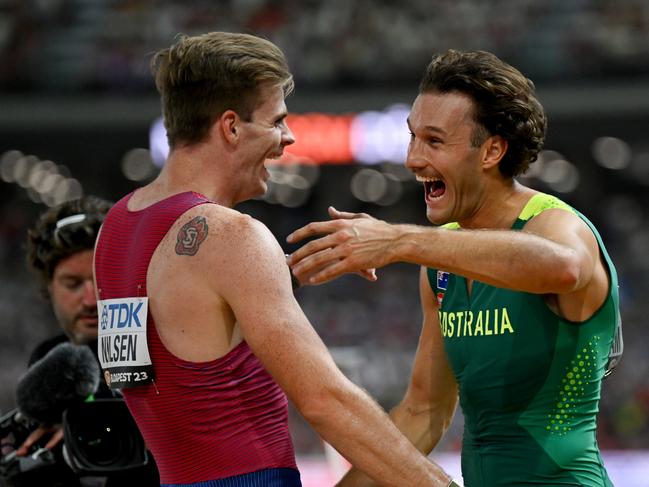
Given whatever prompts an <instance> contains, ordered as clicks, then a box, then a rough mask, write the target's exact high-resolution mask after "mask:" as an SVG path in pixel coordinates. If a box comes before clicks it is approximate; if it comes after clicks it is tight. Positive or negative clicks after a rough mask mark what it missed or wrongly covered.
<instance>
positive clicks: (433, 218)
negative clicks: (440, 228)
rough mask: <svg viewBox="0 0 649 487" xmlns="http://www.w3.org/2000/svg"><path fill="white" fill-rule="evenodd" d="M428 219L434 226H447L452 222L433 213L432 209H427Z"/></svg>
mask: <svg viewBox="0 0 649 487" xmlns="http://www.w3.org/2000/svg"><path fill="white" fill-rule="evenodd" d="M426 218H427V219H428V221H429V222H431V223H432V224H433V225H446V224H447V223H449V222H450V221H451V220H450V219H449V218H448V217H446V218H444V216H443V215H440V214H439V213H436V212H434V211H432V210H431V209H430V208H427V209H426Z"/></svg>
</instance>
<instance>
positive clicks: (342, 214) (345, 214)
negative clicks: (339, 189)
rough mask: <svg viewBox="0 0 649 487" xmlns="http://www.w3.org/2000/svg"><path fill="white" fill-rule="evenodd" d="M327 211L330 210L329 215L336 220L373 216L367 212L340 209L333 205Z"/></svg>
mask: <svg viewBox="0 0 649 487" xmlns="http://www.w3.org/2000/svg"><path fill="white" fill-rule="evenodd" d="M327 211H328V212H329V216H330V217H331V218H333V219H334V220H339V219H343V218H344V219H346V220H353V219H355V218H372V217H371V216H370V215H368V214H367V213H351V212H349V211H338V210H337V209H336V208H334V207H333V206H330V207H329V208H327Z"/></svg>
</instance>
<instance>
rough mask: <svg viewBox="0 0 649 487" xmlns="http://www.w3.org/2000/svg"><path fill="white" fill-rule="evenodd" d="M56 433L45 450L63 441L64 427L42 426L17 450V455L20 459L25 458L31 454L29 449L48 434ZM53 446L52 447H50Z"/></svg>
mask: <svg viewBox="0 0 649 487" xmlns="http://www.w3.org/2000/svg"><path fill="white" fill-rule="evenodd" d="M52 432H54V435H53V436H52V438H50V439H49V441H48V442H47V445H45V448H48V449H49V448H52V447H54V446H56V444H57V443H59V442H60V441H61V440H62V439H63V426H62V425H54V426H50V425H41V426H39V427H38V428H36V429H35V430H34V431H32V432H31V433H30V435H29V436H28V437H27V438H26V439H25V441H24V442H23V444H22V445H20V448H18V450H16V455H18V456H19V457H24V456H25V455H27V454H28V453H29V449H30V448H31V447H32V446H34V444H35V443H36V442H38V441H39V440H40V439H41V438H43V437H44V436H45V435H46V434H48V433H52ZM50 445H51V446H50Z"/></svg>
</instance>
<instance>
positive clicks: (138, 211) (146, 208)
mask: <svg viewBox="0 0 649 487" xmlns="http://www.w3.org/2000/svg"><path fill="white" fill-rule="evenodd" d="M135 191H137V190H135ZM135 191H132V192H131V193H130V194H128V195H127V196H126V201H125V202H124V208H126V211H127V212H128V213H130V214H133V215H136V214H138V213H143V212H146V211H149V210H151V209H154V208H156V207H157V206H159V205H161V204H163V203H165V202H169V201H170V200H175V199H178V198H180V197H183V196H186V195H190V194H191V195H194V196H195V197H197V198H200V199H202V200H205V201H210V202H211V201H212V200H210V199H209V198H208V197H207V196H205V195H203V194H201V193H197V192H196V191H183V192H181V193H176V194H172V195H170V196H167V197H166V198H163V199H161V200H158V201H156V202H155V203H151V204H150V205H149V206H145V207H144V208H140V209H139V210H131V209H129V207H128V203H129V201H131V198H132V197H133V195H134V194H135Z"/></svg>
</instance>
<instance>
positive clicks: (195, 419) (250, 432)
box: [95, 192, 297, 483]
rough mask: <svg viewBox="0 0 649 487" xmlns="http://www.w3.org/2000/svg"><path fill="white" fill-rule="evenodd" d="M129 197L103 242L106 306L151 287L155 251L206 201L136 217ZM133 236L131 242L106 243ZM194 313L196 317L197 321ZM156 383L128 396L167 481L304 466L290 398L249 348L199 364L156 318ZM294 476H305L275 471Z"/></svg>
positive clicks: (165, 206)
mask: <svg viewBox="0 0 649 487" xmlns="http://www.w3.org/2000/svg"><path fill="white" fill-rule="evenodd" d="M129 199H130V195H128V196H126V197H125V198H123V199H122V200H120V201H119V202H118V203H117V204H116V205H115V206H114V207H113V209H112V210H111V211H110V218H107V220H106V222H105V223H104V225H103V227H102V240H101V242H99V244H98V245H97V249H96V255H95V268H96V272H97V276H98V278H97V289H98V294H99V298H100V299H102V300H105V299H113V298H120V297H125V296H136V295H138V293H139V291H138V290H139V289H146V274H147V269H148V267H149V262H150V260H151V255H152V254H153V251H154V250H155V249H156V248H157V247H158V245H159V243H160V241H161V240H162V238H163V237H164V236H165V234H166V233H167V231H168V230H169V228H170V227H171V225H172V224H173V223H174V222H175V221H176V220H177V219H178V217H179V216H180V215H182V214H183V213H185V212H186V211H187V210H188V209H190V208H192V207H194V206H196V205H201V204H205V203H211V202H210V201H209V200H208V199H207V198H205V197H203V196H201V195H198V194H196V193H192V192H187V193H181V194H178V195H175V196H172V197H170V198H167V199H165V200H162V201H160V202H158V203H157V204H155V205H152V206H151V207H149V208H147V209H145V210H142V211H134V212H131V211H128V209H127V207H126V204H127V203H128V200H129ZM123 235H130V236H131V237H132V238H130V239H129V240H127V241H125V242H124V245H121V246H118V245H111V246H107V245H105V244H104V243H105V242H115V241H120V240H122V238H121V237H122V236H123ZM191 318H192V317H191V316H188V317H187V319H188V320H190V319H191ZM147 339H148V345H149V352H150V354H151V360H152V362H153V366H154V377H155V379H154V382H153V383H150V384H148V385H147V386H144V387H139V388H138V387H135V388H127V389H124V391H123V393H124V398H125V399H126V402H127V404H128V406H129V409H130V410H131V411H132V413H133V415H134V417H135V418H136V420H137V424H138V426H139V428H140V430H141V431H142V433H143V435H144V437H145V438H146V441H147V445H148V446H149V448H150V449H151V451H152V452H153V455H154V456H155V458H156V460H157V461H158V462H159V464H160V477H161V480H162V482H163V483H191V482H199V481H201V480H205V479H218V478H222V477H230V476H235V475H241V474H245V473H249V472H256V471H260V470H264V469H270V468H284V469H294V470H296V465H295V458H294V454H293V445H292V443H291V438H290V435H289V431H288V426H287V399H286V395H285V394H284V393H283V392H282V390H281V389H280V388H279V386H278V385H277V383H275V381H274V380H273V379H272V377H271V376H270V375H269V374H268V372H266V370H265V369H264V368H263V366H262V365H261V363H260V362H259V360H258V359H257V358H256V357H255V356H254V355H253V354H252V352H251V350H250V347H249V346H248V344H247V343H246V342H241V343H239V345H237V346H236V347H235V348H233V349H232V350H231V351H230V352H229V353H228V354H226V355H225V356H223V357H220V358H218V359H216V360H211V361H208V362H200V363H192V362H188V361H186V360H182V359H180V358H178V357H176V356H174V355H173V354H172V353H170V352H169V350H167V348H166V347H165V346H164V345H163V344H162V342H161V341H160V337H159V336H158V333H157V331H156V329H155V319H154V317H153V316H152V315H151V314H150V313H149V322H148V327H147ZM275 474H276V475H281V476H286V477H291V476H293V477H296V476H297V472H295V473H291V472H275Z"/></svg>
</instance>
